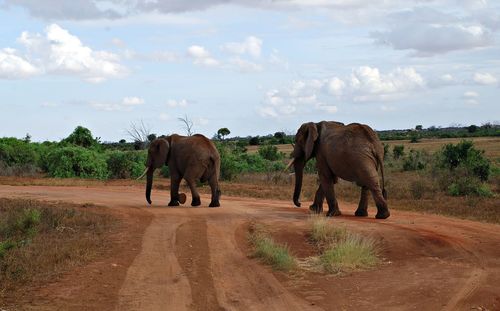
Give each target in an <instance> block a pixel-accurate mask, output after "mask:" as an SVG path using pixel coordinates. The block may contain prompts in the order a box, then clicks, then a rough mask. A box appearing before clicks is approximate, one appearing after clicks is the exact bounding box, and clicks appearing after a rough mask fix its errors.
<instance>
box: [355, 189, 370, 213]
mask: <svg viewBox="0 0 500 311" xmlns="http://www.w3.org/2000/svg"><path fill="white" fill-rule="evenodd" d="M368 192H369V190H368V187H365V186H362V187H361V197H360V199H359V204H358V209H357V210H356V212H355V213H354V215H355V216H358V217H366V216H368Z"/></svg>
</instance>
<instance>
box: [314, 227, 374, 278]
mask: <svg viewBox="0 0 500 311" xmlns="http://www.w3.org/2000/svg"><path fill="white" fill-rule="evenodd" d="M320 261H321V264H322V265H323V268H324V269H325V270H326V271H328V272H330V273H340V272H345V271H352V270H359V269H361V270H362V269H367V268H372V267H374V266H376V265H377V263H378V262H379V259H378V257H377V246H376V243H375V241H374V240H373V239H370V238H365V237H363V236H360V235H358V234H353V233H347V234H346V235H345V237H344V238H342V239H341V240H340V241H338V242H337V243H334V244H331V245H330V246H329V247H328V248H327V249H326V250H325V251H324V253H323V254H322V255H321V256H320Z"/></svg>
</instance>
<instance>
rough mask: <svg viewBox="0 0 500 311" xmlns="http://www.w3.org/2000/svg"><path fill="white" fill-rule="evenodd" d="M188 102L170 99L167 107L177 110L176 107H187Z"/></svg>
mask: <svg viewBox="0 0 500 311" xmlns="http://www.w3.org/2000/svg"><path fill="white" fill-rule="evenodd" d="M187 105H188V101H187V100H186V99H181V100H175V99H169V100H167V106H169V107H172V108H175V107H187Z"/></svg>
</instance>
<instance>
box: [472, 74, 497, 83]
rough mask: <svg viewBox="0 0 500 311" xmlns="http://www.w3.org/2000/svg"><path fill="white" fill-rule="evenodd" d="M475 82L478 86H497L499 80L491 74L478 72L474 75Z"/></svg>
mask: <svg viewBox="0 0 500 311" xmlns="http://www.w3.org/2000/svg"><path fill="white" fill-rule="evenodd" d="M473 80H474V82H476V83H477V84H483V85H495V84H497V83H498V80H497V78H496V77H495V76H493V75H492V74H490V73H480V72H476V73H475V74H474V77H473Z"/></svg>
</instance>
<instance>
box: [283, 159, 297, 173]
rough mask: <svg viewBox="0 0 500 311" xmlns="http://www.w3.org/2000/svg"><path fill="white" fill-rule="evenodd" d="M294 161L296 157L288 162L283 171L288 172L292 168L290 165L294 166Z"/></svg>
mask: <svg viewBox="0 0 500 311" xmlns="http://www.w3.org/2000/svg"><path fill="white" fill-rule="evenodd" d="M293 162H295V159H292V160H291V161H290V163H288V165H287V166H286V167H285V169H284V170H283V172H286V171H287V170H288V169H289V168H290V166H292V164H293Z"/></svg>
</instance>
